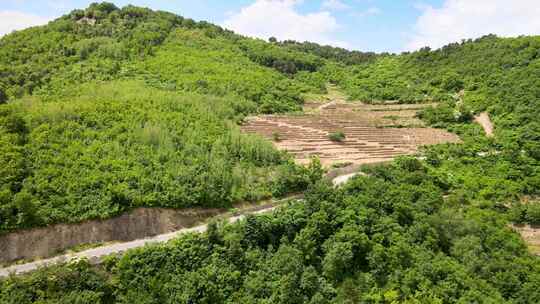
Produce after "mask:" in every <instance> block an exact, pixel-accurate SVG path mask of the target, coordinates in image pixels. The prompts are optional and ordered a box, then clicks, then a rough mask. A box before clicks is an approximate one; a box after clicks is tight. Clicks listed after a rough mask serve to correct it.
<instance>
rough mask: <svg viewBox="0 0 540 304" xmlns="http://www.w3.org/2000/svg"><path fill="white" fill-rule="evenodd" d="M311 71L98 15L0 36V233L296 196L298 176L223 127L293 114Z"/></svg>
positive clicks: (242, 48)
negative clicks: (143, 210) (149, 210)
mask: <svg viewBox="0 0 540 304" xmlns="http://www.w3.org/2000/svg"><path fill="white" fill-rule="evenodd" d="M322 61H323V59H321V58H319V57H317V56H315V55H311V54H306V53H303V52H297V51H294V50H289V49H285V48H282V47H278V46H273V45H270V44H268V43H265V42H263V41H257V40H252V39H248V38H244V37H241V36H238V35H236V34H233V33H231V32H228V31H225V30H223V29H221V28H219V27H217V26H214V25H211V24H208V23H204V22H199V23H196V22H194V21H192V20H190V19H184V18H182V17H179V16H176V15H173V14H169V13H165V12H154V11H151V10H149V9H143V8H138V7H133V6H127V7H125V8H123V9H118V8H116V7H115V6H113V5H110V4H107V3H102V4H94V5H91V6H90V7H89V8H88V9H86V10H84V11H74V12H72V13H70V14H68V15H66V16H64V17H62V18H60V19H58V20H55V21H52V22H51V23H49V24H48V25H47V26H43V27H35V28H31V29H28V30H24V31H20V32H16V33H14V34H11V35H8V36H6V37H3V38H2V39H1V40H0V74H1V75H2V78H1V80H0V82H1V83H0V91H2V96H5V97H7V98H8V99H9V100H7V102H8V104H5V105H2V106H0V113H1V114H2V115H1V117H0V142H1V143H2V145H1V148H0V149H1V152H0V160H1V162H2V163H3V164H5V166H2V168H0V173H1V179H0V231H2V232H5V231H12V230H15V229H18V228H28V227H33V226H42V225H48V224H52V223H59V222H79V221H82V220H86V219H92V218H108V217H110V216H114V215H117V214H119V213H121V212H124V211H126V210H129V209H131V208H134V207H141V206H148V207H158V206H159V207H175V208H184V207H194V206H201V207H230V206H231V205H232V203H234V202H239V201H244V200H247V201H253V200H259V199H262V198H266V197H269V196H271V195H278V196H279V195H283V194H285V193H287V192H289V191H297V190H302V189H304V188H305V187H306V180H307V177H306V174H307V173H306V171H305V169H303V168H300V167H296V166H295V165H294V164H293V163H292V162H291V161H288V160H287V157H285V156H284V155H282V154H280V153H278V152H277V151H276V150H274V148H273V147H272V146H271V144H270V143H268V142H264V141H262V139H259V138H254V137H250V136H246V135H242V134H240V133H239V131H238V128H237V127H236V124H237V123H238V122H240V121H241V120H242V119H243V117H244V116H246V115H249V114H254V113H259V112H264V113H272V112H283V111H297V110H299V109H300V106H301V104H302V101H303V100H302V97H301V94H302V93H304V92H321V91H323V90H324V81H323V80H321V81H320V82H319V83H317V82H313V81H312V80H310V81H303V80H302V79H309V77H306V76H305V74H306V73H310V71H315V70H316V69H317V68H318V67H319V66H320V65H321V64H322ZM295 76H298V78H299V80H297V79H295ZM4 101H6V100H4Z"/></svg>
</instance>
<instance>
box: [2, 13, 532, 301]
mask: <svg viewBox="0 0 540 304" xmlns="http://www.w3.org/2000/svg"><path fill="white" fill-rule="evenodd" d="M0 74H1V75H2V78H1V80H0V81H1V82H2V84H1V86H2V92H3V94H1V96H3V97H4V99H5V100H7V101H8V102H7V104H4V105H0V114H1V115H0V142H1V144H0V163H2V164H7V165H5V166H2V167H0V229H1V231H2V232H8V231H14V230H17V229H20V228H26V227H34V226H40V225H41V226H42V225H47V224H51V223H57V222H76V221H80V220H84V219H88V218H105V217H109V216H112V215H116V214H119V213H121V212H123V211H125V210H128V209H130V208H133V207H138V206H150V207H154V206H165V207H175V208H183V207H187V206H213V207H228V206H230V205H231V204H232V203H233V202H235V201H240V200H257V199H260V198H263V197H268V196H270V195H274V196H279V195H283V194H285V193H287V192H291V191H304V192H305V200H303V201H298V202H296V203H292V204H290V205H288V206H285V207H284V208H283V209H280V210H279V211H277V212H275V213H274V214H271V215H264V216H259V217H248V218H247V219H245V220H242V221H240V222H238V223H236V224H231V225H225V224H212V225H210V227H209V230H208V232H206V233H204V234H190V235H185V236H182V237H180V238H178V239H177V240H175V241H172V242H170V243H168V244H164V245H155V246H148V247H145V248H141V249H137V250H133V251H130V252H128V253H127V254H125V255H123V256H119V257H111V258H109V259H107V261H106V262H105V263H104V264H103V265H101V266H92V265H90V264H89V263H88V262H85V261H82V262H78V263H71V264H66V265H60V266H55V267H50V268H46V269H42V270H40V271H37V272H36V273H33V274H30V275H26V276H21V277H12V278H8V279H6V280H3V281H2V282H0V302H1V303H36V302H37V303H313V304H314V303H539V302H540V275H539V273H540V260H539V257H538V256H534V255H533V254H531V252H529V251H528V249H527V246H526V244H525V243H524V242H523V240H522V239H521V238H520V237H519V235H518V233H517V232H515V231H514V230H513V229H512V228H511V227H510V226H511V224H513V223H518V224H533V225H535V224H536V225H537V224H540V204H538V203H537V202H536V201H537V200H538V196H540V163H539V162H540V123H539V120H538V117H540V116H539V115H540V113H539V111H540V110H539V109H540V38H539V37H518V38H498V37H495V36H493V35H490V36H486V37H482V38H480V39H477V40H474V41H472V40H470V41H464V42H462V43H456V44H451V45H448V46H446V47H443V48H442V49H440V50H434V51H432V50H429V49H427V48H426V49H422V50H419V51H417V52H413V53H404V54H401V55H393V54H370V53H362V52H349V51H347V50H343V49H337V48H332V47H325V46H319V45H316V44H312V43H298V42H293V41H284V42H278V41H273V42H271V43H267V42H264V41H261V40H253V39H249V38H245V37H241V36H239V35H236V34H234V33H232V32H229V31H226V30H223V29H221V28H219V27H216V26H214V25H211V24H208V23H205V22H199V23H196V22H193V21H192V20H189V19H184V18H182V17H179V16H175V15H172V14H168V13H164V12H153V11H151V10H147V9H141V8H137V7H132V6H129V7H125V8H122V9H118V8H116V7H114V6H112V5H110V4H106V3H105V4H96V5H92V6H90V8H88V9H86V10H84V11H75V12H72V13H71V14H69V15H66V16H64V17H62V18H60V19H58V20H56V21H53V22H51V23H50V24H49V25H47V26H44V27H37V28H32V29H28V30H24V31H21V32H17V33H14V34H11V35H8V36H6V37H4V38H2V39H1V40H0ZM326 83H333V84H336V85H337V86H338V87H340V88H341V89H342V90H343V91H344V92H346V93H347V95H349V96H350V99H351V101H363V102H368V103H378V102H383V101H388V100H393V101H397V102H402V103H405V102H414V103H421V102H434V101H435V102H439V105H438V106H437V107H431V108H428V109H427V110H425V111H423V112H422V113H421V114H420V116H421V118H422V119H424V120H425V121H426V122H427V123H428V124H430V125H432V126H436V127H440V128H447V129H449V130H451V131H453V132H456V133H458V134H459V135H460V136H461V138H462V139H463V143H462V144H446V145H438V146H433V147H429V148H425V149H423V151H422V152H423V158H422V159H416V158H410V157H403V158H398V159H397V160H396V161H394V162H393V163H391V164H387V165H381V166H376V167H372V168H367V169H365V172H366V173H367V174H366V175H365V176H358V177H356V178H354V179H353V180H352V181H351V182H349V183H348V184H346V185H345V186H344V187H342V188H338V189H336V188H334V187H332V186H330V185H329V184H328V183H327V182H326V181H324V180H322V179H321V176H320V171H319V170H317V169H318V168H317V166H312V167H311V168H303V167H298V166H296V165H294V164H293V163H292V162H291V161H290V160H289V159H288V157H287V156H286V155H284V154H282V153H278V152H276V151H275V150H274V148H273V147H272V145H271V144H270V143H268V142H267V141H264V140H262V139H260V138H258V137H249V136H246V135H244V134H240V132H239V131H238V127H237V125H238V123H239V122H241V120H242V119H243V117H245V116H246V115H249V114H254V113H273V112H284V111H298V110H299V109H300V105H301V104H302V96H303V94H304V93H311V94H313V93H322V92H324V90H325V89H324V88H325V85H326ZM483 111H487V112H488V113H489V114H490V116H491V117H492V119H493V121H494V124H495V134H494V137H486V136H485V134H484V133H483V131H482V129H481V127H480V126H478V125H477V124H475V123H473V121H472V118H473V117H474V115H475V114H478V113H479V112H483ZM522 201H527V202H528V203H522ZM535 202H536V203H535Z"/></svg>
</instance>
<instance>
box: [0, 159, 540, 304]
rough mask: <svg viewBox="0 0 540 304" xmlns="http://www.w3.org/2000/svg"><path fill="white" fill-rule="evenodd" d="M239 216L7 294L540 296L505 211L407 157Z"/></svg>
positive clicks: (50, 299)
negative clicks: (269, 211) (465, 198)
mask: <svg viewBox="0 0 540 304" xmlns="http://www.w3.org/2000/svg"><path fill="white" fill-rule="evenodd" d="M369 174H370V175H371V176H369V177H365V176H360V177H357V178H355V179H354V180H353V181H352V182H350V183H349V184H347V185H346V186H345V187H344V188H342V189H339V190H335V189H333V188H331V187H330V186H329V185H327V184H326V183H324V182H322V183H321V182H319V183H315V184H313V185H312V187H311V190H310V191H309V192H308V193H307V194H306V199H305V201H303V202H298V203H294V204H292V205H290V206H288V207H286V208H283V209H281V210H280V211H279V212H276V213H275V214H273V215H265V216H259V217H250V218H248V219H246V220H244V221H242V222H241V223H239V224H236V225H227V226H221V225H217V226H216V225H213V226H211V228H210V230H209V231H208V232H207V233H206V234H204V235H197V234H195V235H187V236H184V237H182V238H180V239H178V240H176V241H173V242H171V243H168V244H165V245H159V246H150V247H146V248H143V249H138V250H134V251H131V252H129V253H128V254H127V255H125V256H123V257H121V258H112V259H109V260H108V262H107V263H106V264H105V265H104V266H103V267H102V268H98V269H94V268H91V267H90V266H88V265H87V264H86V263H84V262H83V263H79V264H74V265H68V266H63V267H55V268H52V269H48V270H44V271H41V272H38V273H36V274H32V275H30V276H26V277H22V278H11V279H8V280H6V281H5V282H3V285H2V293H1V294H0V301H3V302H4V303H21V304H23V303H32V301H41V302H40V303H58V302H56V301H59V302H60V303H90V302H94V303H538V301H539V300H540V289H538V286H540V276H539V273H540V263H538V259H536V258H534V257H532V256H530V255H529V254H528V253H527V249H526V247H525V246H524V244H523V243H522V241H521V240H520V239H519V236H518V235H516V234H515V233H513V232H512V231H511V229H510V228H509V227H507V226H506V222H505V221H504V220H503V219H502V218H501V217H500V215H499V213H498V212H496V211H494V210H489V209H479V208H469V205H468V204H467V203H464V202H454V201H453V199H449V200H446V201H445V199H443V194H444V193H446V191H447V189H446V185H445V183H444V182H442V181H441V180H439V178H438V177H434V176H432V175H431V174H430V173H429V167H426V166H425V165H423V164H422V163H421V162H420V161H418V160H415V159H408V158H404V159H401V160H399V161H397V162H396V163H395V164H393V165H391V166H389V167H376V168H373V169H371V170H370V171H369Z"/></svg>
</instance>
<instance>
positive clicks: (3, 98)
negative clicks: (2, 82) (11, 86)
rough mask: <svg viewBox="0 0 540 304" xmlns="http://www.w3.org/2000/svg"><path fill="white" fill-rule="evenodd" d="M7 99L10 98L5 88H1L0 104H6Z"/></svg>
mask: <svg viewBox="0 0 540 304" xmlns="http://www.w3.org/2000/svg"><path fill="white" fill-rule="evenodd" d="M7 99H8V98H7V95H6V92H4V88H2V87H0V104H3V103H6V101H7Z"/></svg>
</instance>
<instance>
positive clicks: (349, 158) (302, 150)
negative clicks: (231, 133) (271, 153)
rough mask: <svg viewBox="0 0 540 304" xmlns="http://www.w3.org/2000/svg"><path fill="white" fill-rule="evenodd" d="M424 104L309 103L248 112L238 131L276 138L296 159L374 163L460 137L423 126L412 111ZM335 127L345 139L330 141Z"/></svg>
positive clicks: (323, 162)
mask: <svg viewBox="0 0 540 304" xmlns="http://www.w3.org/2000/svg"><path fill="white" fill-rule="evenodd" d="M427 106H432V104H424V105H418V104H411V105H408V104H403V105H365V104H361V103H357V104H355V103H345V102H342V101H336V100H335V101H331V102H328V103H326V104H324V105H320V104H319V103H307V104H306V105H305V112H306V114H305V115H300V116H298V115H295V116H292V115H264V116H257V117H250V118H249V119H248V122H247V123H246V124H245V125H244V126H242V131H244V132H246V133H255V134H259V135H262V136H264V137H266V138H268V139H274V145H275V146H276V147H277V148H278V149H280V150H283V151H287V152H289V153H291V154H292V155H294V157H295V159H296V161H297V163H299V164H306V163H308V162H309V161H310V159H311V158H312V157H314V156H318V157H319V158H320V159H321V162H322V164H323V165H324V166H331V165H333V164H336V163H347V162H350V163H352V164H368V163H378V162H382V161H387V160H391V159H393V158H395V157H397V156H401V155H411V154H414V153H416V152H417V151H418V148H419V147H420V146H423V145H433V144H440V143H446V142H451V143H458V142H460V139H459V137H458V136H457V135H454V134H451V133H449V132H447V131H444V130H440V129H434V128H427V127H424V124H423V122H422V121H421V120H419V119H418V118H416V113H417V111H418V110H419V109H422V108H425V107H427ZM335 132H343V133H344V135H345V138H344V139H343V140H342V141H339V142H337V141H333V140H331V139H330V138H329V136H330V135H331V134H333V133H335ZM276 134H277V135H276ZM276 138H279V140H275V139H276Z"/></svg>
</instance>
